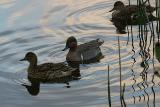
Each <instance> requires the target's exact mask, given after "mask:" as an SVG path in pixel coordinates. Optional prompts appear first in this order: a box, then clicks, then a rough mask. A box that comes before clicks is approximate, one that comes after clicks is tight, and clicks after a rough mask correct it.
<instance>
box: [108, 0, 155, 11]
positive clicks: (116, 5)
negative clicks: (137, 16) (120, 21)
mask: <svg viewBox="0 0 160 107" xmlns="http://www.w3.org/2000/svg"><path fill="white" fill-rule="evenodd" d="M143 4H144V6H145V7H146V11H147V12H148V13H152V12H154V11H155V10H156V8H155V7H152V6H150V5H146V4H145V3H143ZM124 8H125V9H127V13H128V14H133V13H135V12H137V11H138V9H139V7H138V5H124V3H123V2H122V1H116V2H115V3H114V7H113V9H111V10H110V11H109V12H112V11H118V10H121V9H124Z"/></svg>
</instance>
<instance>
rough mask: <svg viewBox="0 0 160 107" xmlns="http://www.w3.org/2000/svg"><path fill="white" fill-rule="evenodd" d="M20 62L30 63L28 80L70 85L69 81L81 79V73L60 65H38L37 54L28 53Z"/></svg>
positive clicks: (61, 63) (62, 64)
mask: <svg viewBox="0 0 160 107" xmlns="http://www.w3.org/2000/svg"><path fill="white" fill-rule="evenodd" d="M20 61H28V62H29V67H28V70H27V72H28V78H33V79H36V80H39V81H40V82H42V83H46V82H47V83H65V84H67V85H69V81H71V80H76V79H77V78H79V77H80V71H79V70H77V69H76V68H72V67H70V66H68V65H66V64H65V63H64V62H60V63H43V64H39V65H38V64H37V62H38V59H37V56H36V54H35V53H33V52H28V53H27V54H26V55H25V57H24V58H23V59H21V60H20Z"/></svg>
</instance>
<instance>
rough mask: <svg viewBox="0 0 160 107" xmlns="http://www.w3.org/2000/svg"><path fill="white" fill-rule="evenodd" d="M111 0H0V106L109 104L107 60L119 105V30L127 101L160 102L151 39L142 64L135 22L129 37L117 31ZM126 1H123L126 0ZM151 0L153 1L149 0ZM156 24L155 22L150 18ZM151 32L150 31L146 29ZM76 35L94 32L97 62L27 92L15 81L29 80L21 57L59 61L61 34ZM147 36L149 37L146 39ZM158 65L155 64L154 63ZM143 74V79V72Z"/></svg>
mask: <svg viewBox="0 0 160 107" xmlns="http://www.w3.org/2000/svg"><path fill="white" fill-rule="evenodd" d="M114 2H115V0H113V1H112V0H81V1H80V0H79V1H78V0H1V1H0V22H1V26H0V53H1V54H0V62H1V64H0V85H1V89H0V96H1V97H0V107H28V106H29V107H44V106H45V107H53V106H54V107H63V106H66V107H108V97H107V96H108V91H107V65H108V64H109V65H110V80H111V96H112V99H111V100H112V106H113V107H119V106H120V101H119V63H118V61H119V59H118V58H119V57H118V45H117V36H120V44H121V57H122V59H121V60H122V84H124V83H125V85H126V87H125V89H126V90H125V96H124V97H125V102H126V104H127V106H129V107H154V106H157V107H158V105H159V101H160V99H159V97H160V95H159V93H160V89H159V82H160V79H159V78H158V77H157V76H154V75H153V61H154V63H155V66H158V65H159V64H158V61H157V60H156V59H154V60H153V53H152V50H153V49H152V47H153V45H152V44H151V46H148V44H147V47H150V52H149V54H150V56H151V57H150V58H148V61H147V62H148V68H147V69H146V68H142V67H141V66H140V63H141V62H142V56H141V55H140V53H141V51H140V47H139V38H138V36H137V35H138V27H136V26H135V27H133V33H134V35H133V40H134V44H132V42H131V40H132V38H131V37H130V38H129V40H130V41H129V44H128V45H127V40H128V35H127V34H117V33H116V30H115V27H114V26H113V25H112V23H111V22H110V18H111V13H108V11H109V10H110V9H111V8H112V6H113V3H114ZM124 2H125V3H127V1H124ZM151 4H152V5H154V1H151ZM154 26H156V25H155V23H154ZM149 34H150V33H149ZM69 36H75V37H76V38H77V39H78V42H79V43H84V42H87V41H90V40H93V39H96V38H102V39H103V40H104V41H105V42H104V44H103V45H102V47H101V50H102V53H103V54H104V55H105V58H103V59H102V60H101V62H100V63H94V64H88V65H85V64H83V65H81V69H80V70H81V76H82V77H81V79H80V80H79V81H73V82H71V83H70V85H71V88H65V87H64V86H65V85H64V84H41V87H40V92H39V94H38V95H37V96H31V95H30V94H29V93H28V92H27V90H26V89H25V88H24V87H23V86H21V85H20V84H19V83H24V82H25V83H26V82H27V83H28V81H27V72H26V70H27V66H28V63H24V62H20V61H19V60H20V59H22V58H23V57H24V55H25V53H27V52H28V51H33V52H35V53H36V54H37V55H38V59H39V63H43V62H55V63H56V62H62V61H64V60H65V56H66V53H67V52H62V51H61V50H62V49H63V48H64V46H65V40H66V39H67V38H68V37H69ZM149 40H150V39H149V37H148V43H149ZM157 69H158V67H157ZM143 74H144V75H147V80H146V79H145V80H144V78H143V77H144V75H143Z"/></svg>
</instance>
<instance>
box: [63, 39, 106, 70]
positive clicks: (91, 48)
mask: <svg viewBox="0 0 160 107" xmlns="http://www.w3.org/2000/svg"><path fill="white" fill-rule="evenodd" d="M103 43H104V41H103V40H101V39H99V38H98V39H96V40H92V41H89V42H86V43H84V44H80V45H78V43H77V40H76V38H75V37H73V36H71V37H69V38H68V39H67V41H66V47H65V48H64V49H63V51H65V50H67V49H69V52H68V54H67V56H66V60H67V62H68V64H69V65H70V66H71V67H73V68H79V64H89V63H95V62H99V61H100V60H101V59H102V58H104V56H103V54H102V52H101V49H100V46H101V45H102V44H103Z"/></svg>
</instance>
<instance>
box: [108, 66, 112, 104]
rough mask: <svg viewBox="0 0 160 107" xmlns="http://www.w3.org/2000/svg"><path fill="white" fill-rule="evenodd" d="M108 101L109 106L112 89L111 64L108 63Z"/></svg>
mask: <svg viewBox="0 0 160 107" xmlns="http://www.w3.org/2000/svg"><path fill="white" fill-rule="evenodd" d="M108 102H109V107H111V91H110V74H109V65H108Z"/></svg>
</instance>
